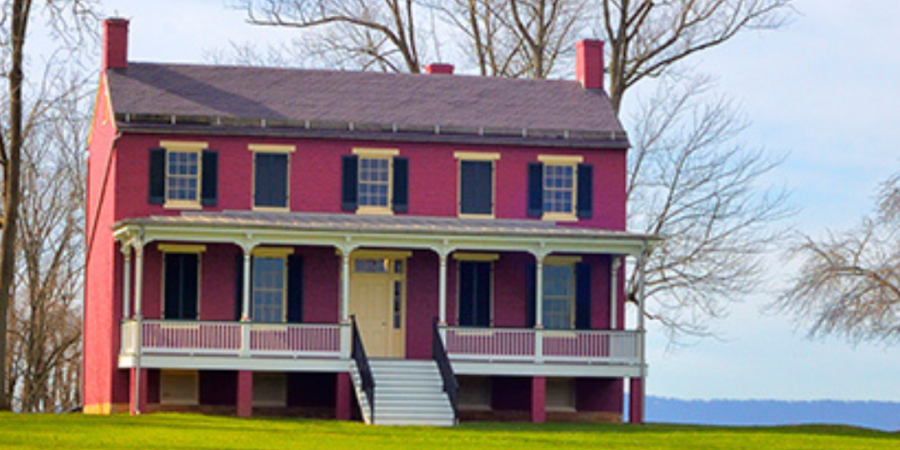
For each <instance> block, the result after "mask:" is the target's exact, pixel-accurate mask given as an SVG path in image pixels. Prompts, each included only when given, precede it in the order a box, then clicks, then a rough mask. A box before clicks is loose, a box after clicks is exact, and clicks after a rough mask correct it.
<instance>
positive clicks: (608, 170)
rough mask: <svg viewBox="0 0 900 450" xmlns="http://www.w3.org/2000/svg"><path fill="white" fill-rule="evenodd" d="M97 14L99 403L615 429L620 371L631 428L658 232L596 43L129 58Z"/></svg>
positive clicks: (89, 290)
mask: <svg viewBox="0 0 900 450" xmlns="http://www.w3.org/2000/svg"><path fill="white" fill-rule="evenodd" d="M104 29H105V33H104V38H103V67H102V72H101V74H100V84H99V90H98V94H97V101H96V109H95V116H94V119H93V125H92V132H91V137H90V144H89V152H90V155H89V158H88V189H87V205H88V206H87V220H88V222H87V246H88V254H87V274H86V293H85V330H84V336H85V374H84V384H85V385H84V401H85V407H84V409H85V412H89V413H113V412H120V411H131V412H132V413H141V412H152V411H184V410H189V411H203V412H212V413H223V414H237V415H240V416H248V415H250V414H252V413H253V412H254V411H256V412H257V413H263V414H288V415H298V416H320V417H336V418H338V419H350V418H352V417H355V416H356V417H361V418H362V419H363V420H365V421H366V422H369V423H384V424H392V423H393V424H410V423H421V424H438V425H449V424H453V423H456V421H457V420H459V419H460V418H462V419H464V420H465V419H486V420H495V419H496V420H533V421H538V422H540V421H544V420H616V421H620V420H622V415H623V411H624V404H623V403H624V392H625V390H626V386H625V385H626V382H627V383H628V390H629V391H630V399H631V400H630V408H629V409H630V421H632V422H640V421H641V420H642V414H643V395H644V383H643V380H644V377H645V375H646V364H645V360H644V351H643V345H644V344H643V343H644V339H643V324H642V321H641V320H639V321H637V322H636V326H635V327H632V329H630V330H626V329H625V299H624V295H623V290H624V273H625V271H624V267H625V260H626V258H630V259H631V261H632V262H635V263H637V262H639V259H640V258H641V255H643V254H645V252H646V250H647V249H648V246H650V245H653V243H654V242H655V239H654V238H653V237H651V236H646V235H640V234H633V233H628V232H626V231H625V214H626V207H625V185H626V152H627V149H628V140H627V137H626V135H625V133H624V131H623V129H622V126H621V124H620V122H619V121H618V119H617V118H616V116H615V114H614V111H613V109H612V107H611V106H610V103H609V101H608V98H607V95H606V94H605V92H604V90H603V76H604V73H603V49H602V44H601V43H600V42H598V41H583V42H580V43H579V44H578V46H577V65H576V78H577V81H568V80H520V79H500V78H485V77H475V76H460V75H453V67H452V66H450V65H446V64H434V65H430V66H428V67H427V74H423V75H407V74H385V73H371V72H349V71H326V70H298V69H283V68H259V67H231V66H210V65H181V64H159V63H138V62H131V61H128V58H127V47H128V45H127V40H128V21H126V20H123V19H109V20H107V21H106V22H105V23H104ZM638 266H639V264H638ZM638 303H642V301H640V299H638ZM638 316H639V317H642V314H638Z"/></svg>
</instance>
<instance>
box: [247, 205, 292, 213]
mask: <svg viewBox="0 0 900 450" xmlns="http://www.w3.org/2000/svg"><path fill="white" fill-rule="evenodd" d="M253 211H259V212H291V208H290V207H289V206H254V207H253Z"/></svg>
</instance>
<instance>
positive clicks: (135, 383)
mask: <svg viewBox="0 0 900 450" xmlns="http://www.w3.org/2000/svg"><path fill="white" fill-rule="evenodd" d="M130 372H131V377H130V384H131V395H129V399H128V411H129V412H130V413H131V414H132V415H138V414H140V413H141V412H142V411H144V410H145V409H146V408H147V369H140V368H137V367H132V368H131V371H130Z"/></svg>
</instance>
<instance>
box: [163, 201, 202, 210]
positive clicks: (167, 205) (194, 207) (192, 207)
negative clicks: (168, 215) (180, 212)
mask: <svg viewBox="0 0 900 450" xmlns="http://www.w3.org/2000/svg"><path fill="white" fill-rule="evenodd" d="M163 208H165V209H190V210H196V211H199V210H201V209H203V206H202V205H200V203H199V202H197V203H193V202H190V203H182V202H166V203H165V204H163Z"/></svg>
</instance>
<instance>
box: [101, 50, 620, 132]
mask: <svg viewBox="0 0 900 450" xmlns="http://www.w3.org/2000/svg"><path fill="white" fill-rule="evenodd" d="M107 75H108V79H109V88H110V95H111V98H112V105H113V109H114V111H115V113H116V116H117V118H119V120H120V122H121V121H122V118H124V117H129V118H134V117H138V116H141V115H144V116H153V115H155V116H184V117H213V118H216V120H220V119H256V120H260V119H265V120H270V121H283V122H296V123H303V122H305V121H317V122H339V123H344V124H348V123H350V124H353V123H356V124H381V125H385V124H387V125H389V126H393V127H394V131H396V128H397V127H398V126H399V127H411V128H415V127H419V128H426V129H435V127H436V126H437V127H438V132H437V133H436V134H440V129H444V130H448V131H449V132H452V131H450V130H453V129H468V130H481V131H479V133H484V132H485V131H484V130H485V129H488V130H490V129H503V130H516V133H514V134H513V135H515V134H518V135H520V136H523V137H524V136H526V135H529V134H532V133H534V135H539V134H540V132H541V130H544V131H547V130H555V131H564V132H565V133H566V134H565V136H566V137H569V132H573V133H578V132H581V133H588V134H590V135H591V137H592V138H594V139H601V140H607V141H624V140H625V133H624V131H623V129H622V125H621V124H620V123H619V120H618V118H617V117H616V114H615V112H614V111H613V109H612V106H611V105H610V103H609V99H608V97H607V95H606V93H604V92H603V91H601V90H586V89H583V88H582V87H581V85H580V84H579V83H578V82H576V81H568V80H525V79H503V78H489V77H475V76H465V75H449V76H448V75H410V74H385V73H374V72H349V71H346V72H344V71H326V70H302V69H281V68H260V67H231V66H202V65H180V64H150V63H134V62H129V63H128V68H126V69H110V70H108V72H107ZM129 120H132V119H129ZM350 130H351V131H352V130H353V126H352V125H351V126H350ZM381 130H382V131H383V130H384V128H383V127H382V128H381ZM470 132H471V131H470ZM560 136H562V135H561V134H560ZM600 136H603V137H602V138H600Z"/></svg>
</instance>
